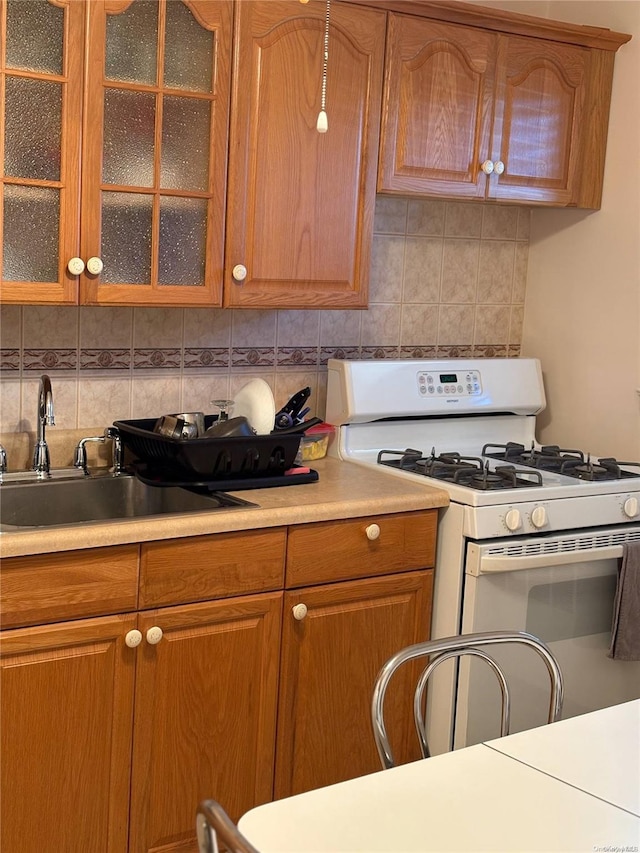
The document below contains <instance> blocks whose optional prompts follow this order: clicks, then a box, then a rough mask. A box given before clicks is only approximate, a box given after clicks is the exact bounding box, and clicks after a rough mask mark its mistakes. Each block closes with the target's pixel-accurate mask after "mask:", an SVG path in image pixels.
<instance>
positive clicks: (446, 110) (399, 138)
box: [378, 13, 495, 197]
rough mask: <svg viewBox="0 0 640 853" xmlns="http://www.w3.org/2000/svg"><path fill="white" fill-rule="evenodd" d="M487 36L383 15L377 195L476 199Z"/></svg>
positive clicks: (486, 112) (482, 155) (483, 136)
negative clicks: (384, 39) (385, 25)
mask: <svg viewBox="0 0 640 853" xmlns="http://www.w3.org/2000/svg"><path fill="white" fill-rule="evenodd" d="M494 63H495V36H494V35H493V34H491V33H488V32H485V31H483V30H476V29H470V28H469V29H467V28H465V27H458V26H455V25H450V24H439V23H436V22H434V21H426V20H421V19H420V18H413V17H411V16H407V15H395V14H393V13H391V14H390V15H389V34H388V39H387V64H386V72H385V91H384V110H383V122H382V141H381V156H380V171H379V176H378V188H379V189H380V190H382V191H385V190H387V191H393V192H414V193H426V194H429V195H446V196H464V197H483V196H484V193H485V190H486V177H485V175H484V173H483V172H482V171H481V169H480V166H481V164H482V162H483V161H484V160H485V159H486V157H487V154H488V151H489V130H490V120H491V103H492V100H491V99H492V95H493V75H494Z"/></svg>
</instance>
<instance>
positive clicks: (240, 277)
mask: <svg viewBox="0 0 640 853" xmlns="http://www.w3.org/2000/svg"><path fill="white" fill-rule="evenodd" d="M231 275H232V276H233V280H234V281H244V280H245V278H246V277H247V268H246V267H245V266H244V265H243V264H236V265H235V267H234V268H233V269H232V270H231Z"/></svg>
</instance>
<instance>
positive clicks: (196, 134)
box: [160, 97, 211, 191]
mask: <svg viewBox="0 0 640 853" xmlns="http://www.w3.org/2000/svg"><path fill="white" fill-rule="evenodd" d="M210 124H211V102H210V101H201V100H199V99H195V98H169V97H166V98H165V99H164V110H163V118H162V160H161V173H160V186H161V187H163V188H165V189H167V188H168V189H183V190H202V191H206V190H207V183H208V178H209V138H210V135H209V128H210Z"/></svg>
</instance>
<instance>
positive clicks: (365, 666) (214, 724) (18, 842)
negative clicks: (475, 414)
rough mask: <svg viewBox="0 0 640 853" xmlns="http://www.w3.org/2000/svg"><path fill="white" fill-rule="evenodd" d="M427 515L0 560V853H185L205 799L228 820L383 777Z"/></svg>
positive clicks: (429, 561)
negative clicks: (347, 782)
mask: <svg viewBox="0 0 640 853" xmlns="http://www.w3.org/2000/svg"><path fill="white" fill-rule="evenodd" d="M436 515H437V511H436V510H430V511H425V512H413V513H400V514H396V515H381V516H376V517H371V518H356V519H348V520H344V521H336V522H321V523H318V524H309V525H300V526H296V527H291V528H289V529H288V530H287V529H286V528H273V529H268V530H254V531H242V532H237V533H224V534H217V535H211V536H196V537H188V538H183V539H174V540H166V541H156V542H146V543H142V544H141V545H121V546H115V547H112V548H98V549H88V550H86V551H71V552H67V553H60V554H48V555H41V556H33V557H31V556H30V557H15V558H10V559H5V560H3V561H2V580H3V583H2V588H1V590H0V592H1V597H0V602H1V605H2V609H1V615H2V620H3V623H2V624H3V627H4V630H3V631H2V632H1V633H0V703H1V704H0V748H1V749H0V766H1V776H2V797H1V798H0V809H1V814H0V817H1V819H2V850H3V853H5V851H6V853H61V851H64V853H94V851H95V853H98V851H102V853H160V851H162V853H186V851H195V849H196V842H195V831H194V827H195V809H196V806H197V803H198V802H199V801H200V800H202V799H205V798H206V797H214V798H215V799H217V800H219V801H220V802H222V803H223V804H224V806H225V808H226V809H227V811H228V812H229V814H230V815H231V816H232V817H233V818H234V819H238V818H239V817H240V815H241V814H243V813H244V812H246V811H248V810H249V809H250V808H252V807H253V806H255V805H257V804H259V803H262V802H267V801H269V800H270V799H272V798H273V797H274V796H276V797H279V796H286V795H288V794H292V793H296V792H298V791H302V790H307V789H309V788H313V787H317V786H320V785H324V784H328V783H331V782H337V781H340V780H342V779H347V778H349V777H351V776H355V775H359V774H362V773H367V772H370V771H373V770H376V769H378V766H379V765H378V758H377V753H376V750H375V746H374V742H373V735H372V733H371V730H370V723H369V703H370V698H371V691H372V689H373V680H374V678H375V675H376V673H377V671H378V669H379V668H380V666H381V665H382V663H384V661H385V660H386V659H387V658H388V657H389V656H390V655H391V654H392V653H393V652H394V651H396V650H397V649H398V648H400V647H402V646H404V645H408V644H410V643H413V642H418V641H419V640H423V639H427V638H428V636H429V624H430V616H431V594H432V584H433V570H432V568H431V567H432V566H433V561H434V555H435V529H436ZM287 540H288V544H289V546H290V548H289V551H288V553H287V551H286V546H287ZM314 568H315V572H314ZM283 607H284V610H283ZM116 608H120V609H121V611H122V612H115V610H116ZM389 701H390V704H391V707H390V714H391V717H392V718H393V719H395V720H396V721H397V724H398V727H397V728H396V725H394V727H393V731H394V732H397V733H398V742H397V743H396V744H394V746H395V748H396V750H397V751H398V754H400V755H402V756H403V757H404V758H407V759H409V758H414V757H418V756H417V754H415V753H414V752H413V748H414V747H413V744H414V742H415V739H414V738H413V723H412V721H410V720H404V721H401V720H400V718H399V716H398V715H399V713H400V712H402V709H403V707H404V703H398V702H397V700H396V699H395V698H394V696H393V695H392V696H391V697H390V699H389ZM34 827H35V828H34Z"/></svg>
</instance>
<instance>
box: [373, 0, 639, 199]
mask: <svg viewBox="0 0 640 853" xmlns="http://www.w3.org/2000/svg"><path fill="white" fill-rule="evenodd" d="M398 5H400V6H408V7H410V8H411V9H413V8H415V7H416V6H418V5H419V4H416V3H407V4H402V3H400V4H398ZM432 5H433V4H430V3H426V4H424V7H423V8H424V13H425V15H429V16H430V15H431V14H432V13H433V10H432V8H431V7H432ZM458 5H459V6H460V8H461V9H462V10H463V11H464V8H465V4H453V7H454V9H453V10H452V4H443V9H442V10H440V14H441V15H446V14H449V16H451V17H452V18H453V19H455V18H456V14H455V7H457V6H458ZM483 12H486V10H481V9H480V10H479V9H474V10H473V13H471V12H470V13H469V17H470V18H471V20H472V22H473V24H474V25H473V26H466V25H464V24H462V23H451V22H448V21H443V20H433V19H432V18H431V17H429V18H421V17H416V16H414V15H406V14H396V13H393V12H390V13H389V26H388V36H387V54H386V70H385V90H384V106H383V118H382V134H381V152H380V166H379V175H378V189H379V190H380V191H381V192H393V193H405V194H411V193H417V194H420V195H428V196H443V197H448V198H456V197H457V198H480V199H485V198H486V199H496V200H505V201H521V202H527V203H533V204H536V203H537V204H545V205H555V206H576V207H587V208H596V207H599V206H600V200H601V194H602V177H603V170H604V153H605V145H606V131H607V125H608V116H609V98H610V92H611V79H612V73H613V58H614V50H615V47H618V46H619V45H620V44H621V43H623V42H624V41H626V40H627V38H628V37H626V36H619V37H618V38H617V39H616V38H615V36H616V34H611V35H610V39H609V43H608V49H602V48H601V47H594V46H591V45H590V44H589V42H590V41H592V40H593V39H592V38H589V35H588V34H586V35H585V34H584V33H579V34H578V35H575V34H573V33H572V34H568V33H567V34H564V35H563V38H565V39H567V41H563V40H561V38H560V37H559V36H558V35H557V34H556V37H554V36H553V22H544V21H540V22H538V23H539V30H540V32H538V33H535V35H536V37H535V38H534V37H531V36H530V35H529V34H526V35H518V34H517V32H514V31H517V30H518V28H520V29H522V30H524V31H526V32H527V33H529V31H530V30H531V28H532V27H533V24H531V21H535V20H536V19H529V18H525V17H524V16H515V15H510V16H508V17H506V18H504V20H503V19H502V17H501V16H504V15H505V13H500V17H498V18H497V19H496V13H495V11H494V10H492V20H491V21H489V19H488V18H483V17H482V13H483ZM458 17H463V18H464V14H462V15H461V16H458ZM521 19H522V20H521ZM525 23H528V27H527V26H525V25H524V24H525ZM544 23H547V24H549V26H546V27H543V26H542V25H543V24H544ZM501 25H502V26H504V27H505V32H497V31H496V29H497V28H499V27H500V26H501ZM573 29H578V30H579V29H580V28H573ZM584 29H585V30H590V28H584ZM531 35H533V33H531ZM543 35H544V36H546V38H543V37H541V36H543ZM580 36H581V37H582V41H584V42H586V44H584V45H583V44H580ZM571 39H573V42H576V43H573V42H572V41H571ZM602 40H603V42H604V43H607V41H606V38H605V37H603V39H602Z"/></svg>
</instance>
